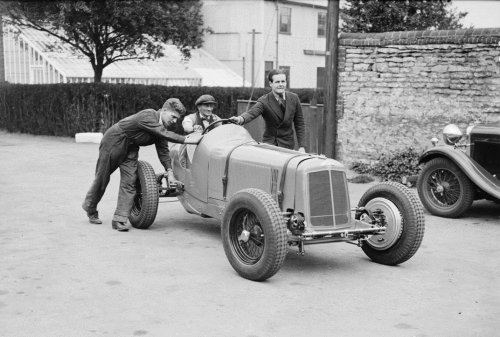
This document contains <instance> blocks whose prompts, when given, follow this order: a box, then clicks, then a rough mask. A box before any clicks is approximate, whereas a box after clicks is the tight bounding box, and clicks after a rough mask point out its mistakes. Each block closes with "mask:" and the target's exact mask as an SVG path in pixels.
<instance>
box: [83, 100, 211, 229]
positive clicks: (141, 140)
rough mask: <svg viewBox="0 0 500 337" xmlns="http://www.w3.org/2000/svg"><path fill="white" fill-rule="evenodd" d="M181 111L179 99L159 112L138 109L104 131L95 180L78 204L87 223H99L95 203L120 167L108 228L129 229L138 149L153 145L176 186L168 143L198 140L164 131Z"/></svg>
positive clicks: (134, 191)
mask: <svg viewBox="0 0 500 337" xmlns="http://www.w3.org/2000/svg"><path fill="white" fill-rule="evenodd" d="M185 111H186V109H185V108H184V105H182V103H181V101H180V100H179V99H177V98H170V99H168V100H167V101H166V102H165V104H164V105H163V107H162V108H161V109H160V110H158V111H155V110H153V109H146V110H142V111H140V112H138V113H136V114H134V115H131V116H129V117H127V118H124V119H122V120H121V121H119V122H118V123H116V124H114V125H113V126H112V127H110V128H109V129H108V130H107V131H106V133H105V134H104V137H103V138H102V141H101V144H100V146H99V158H98V160H97V165H96V172H95V178H94V181H93V183H92V185H91V186H90V189H89V191H88V192H87V195H86V197H85V201H84V202H83V205H82V207H83V209H84V210H85V211H86V212H87V216H88V217H89V221H90V223H92V224H101V223H102V221H101V220H100V219H99V213H98V212H97V204H98V203H99V201H101V198H102V196H103V195H104V192H105V191H106V187H107V186H108V183H109V180H110V177H111V174H112V173H113V172H114V171H115V170H116V169H117V168H120V174H121V177H120V190H119V193H118V205H117V207H116V211H115V214H114V216H113V221H112V227H113V228H114V229H117V230H118V231H128V230H129V228H130V225H129V224H128V221H127V220H128V217H129V214H130V210H131V209H132V206H133V203H134V197H135V193H136V189H135V181H136V179H137V165H138V164H137V160H138V158H139V147H140V146H148V145H152V144H155V146H156V151H157V153H158V158H159V159H160V162H161V163H162V165H163V167H164V168H165V170H166V171H167V174H168V178H169V181H171V182H173V183H176V180H175V179H174V175H173V172H172V164H171V160H170V155H169V149H168V142H169V141H170V142H173V143H184V144H198V143H199V142H200V140H201V138H202V136H201V135H200V134H194V135H190V136H181V135H178V134H176V133H173V132H171V131H167V128H168V127H169V126H171V125H173V124H175V123H176V122H177V119H178V118H179V117H180V115H181V114H184V113H185Z"/></svg>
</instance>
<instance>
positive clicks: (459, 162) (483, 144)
mask: <svg viewBox="0 0 500 337" xmlns="http://www.w3.org/2000/svg"><path fill="white" fill-rule="evenodd" d="M443 140H444V143H445V144H446V145H444V146H436V145H437V143H438V139H437V138H433V144H434V145H435V146H434V147H432V148H430V149H428V150H426V151H425V152H424V153H423V154H422V155H421V156H420V158H419V162H420V163H425V165H424V167H423V168H422V171H421V172H420V174H419V177H418V180H417V189H418V195H419V197H420V200H421V201H422V203H423V205H424V206H425V208H426V209H427V210H428V211H429V212H430V213H431V214H434V215H437V216H441V217H446V218H456V217H459V216H461V215H462V214H464V213H465V212H467V210H468V209H469V208H470V207H471V204H472V202H473V201H474V200H479V199H488V200H492V201H495V202H497V203H499V202H500V180H499V178H500V123H492V124H481V123H478V124H476V125H472V126H469V127H468V128H467V130H466V133H465V137H464V135H463V133H462V131H461V130H460V129H459V128H458V127H457V126H456V125H455V124H450V125H447V126H446V127H445V128H444V129H443ZM461 140H462V141H461Z"/></svg>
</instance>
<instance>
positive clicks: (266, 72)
mask: <svg viewBox="0 0 500 337" xmlns="http://www.w3.org/2000/svg"><path fill="white" fill-rule="evenodd" d="M264 65H265V69H264V88H270V87H271V86H269V80H268V79H267V75H269V73H270V72H271V70H273V66H274V63H273V61H266V62H265V63H264Z"/></svg>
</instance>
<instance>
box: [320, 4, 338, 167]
mask: <svg viewBox="0 0 500 337" xmlns="http://www.w3.org/2000/svg"><path fill="white" fill-rule="evenodd" d="M339 9H340V8H339V0H328V9H327V14H326V16H327V20H326V22H327V24H326V25H327V30H326V43H327V45H326V63H325V70H326V81H325V82H326V85H325V103H324V112H323V140H324V141H323V153H324V154H325V155H326V156H327V157H329V158H334V159H335V158H336V155H337V153H336V145H337V87H338V54H339V53H338V52H339Z"/></svg>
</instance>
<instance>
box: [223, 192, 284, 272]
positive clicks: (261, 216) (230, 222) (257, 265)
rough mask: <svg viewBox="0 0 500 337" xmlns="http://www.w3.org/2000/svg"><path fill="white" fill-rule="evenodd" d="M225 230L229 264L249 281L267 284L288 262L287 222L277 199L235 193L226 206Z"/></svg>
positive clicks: (257, 194) (265, 195)
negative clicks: (265, 281)
mask: <svg viewBox="0 0 500 337" xmlns="http://www.w3.org/2000/svg"><path fill="white" fill-rule="evenodd" d="M221 231H222V242H223V245H224V252H225V253H226V256H227V259H228V260H229V263H230V264H231V266H232V267H233V268H234V270H236V272H238V274H240V275H241V276H242V277H244V278H246V279H249V280H253V281H264V280H266V279H268V278H270V277H271V276H273V275H274V274H276V273H277V272H278V270H279V269H280V268H281V265H282V264H283V261H285V255H286V250H287V248H286V243H287V237H286V225H285V220H284V218H283V216H282V214H281V211H280V209H279V207H278V205H277V204H276V202H275V201H274V199H273V198H272V197H271V196H270V195H269V194H267V193H265V192H264V191H262V190H258V189H254V188H249V189H245V190H242V191H240V192H237V193H235V194H234V195H233V196H232V197H231V198H230V199H229V202H228V204H227V206H226V211H225V213H224V216H223V219H222V227H221Z"/></svg>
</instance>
